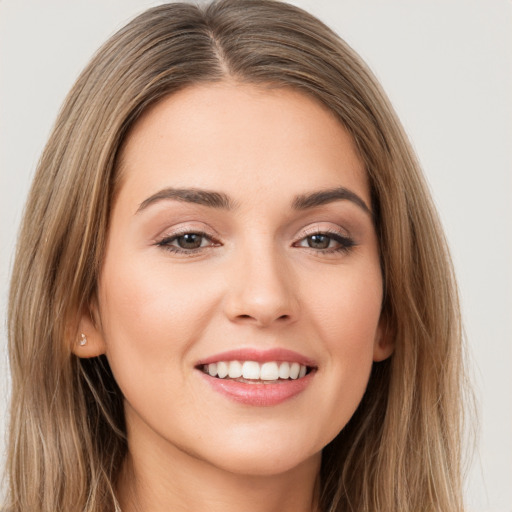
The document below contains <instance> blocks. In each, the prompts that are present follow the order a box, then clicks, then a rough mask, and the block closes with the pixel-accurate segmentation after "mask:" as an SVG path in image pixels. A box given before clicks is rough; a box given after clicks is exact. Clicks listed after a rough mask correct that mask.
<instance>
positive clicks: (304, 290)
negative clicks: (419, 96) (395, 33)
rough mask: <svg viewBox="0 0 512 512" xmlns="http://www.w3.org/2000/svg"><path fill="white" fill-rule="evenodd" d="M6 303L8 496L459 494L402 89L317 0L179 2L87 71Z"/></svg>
mask: <svg viewBox="0 0 512 512" xmlns="http://www.w3.org/2000/svg"><path fill="white" fill-rule="evenodd" d="M12 283H13V284H12V288H11V297H10V316H9V337H10V355H11V367H12V374H13V402H12V403H13V406H12V409H11V414H12V419H11V430H10V436H11V442H10V453H9V461H8V465H9V468H8V470H9V478H10V491H9V499H10V502H9V503H8V505H7V509H8V510H19V511H21V510H35V511H36V510H40V511H50V510H52V511H53V510H90V511H104V510H115V509H121V510H123V511H128V512H130V511H132V510H197V509H199V508H207V509H208V510H216V509H217V508H221V507H222V509H223V510H226V509H227V510H229V509H230V508H235V507H236V508H237V509H240V508H245V509H248V510H254V511H256V510H308V511H312V510H322V511H326V510H330V511H335V510H339V511H341V510H355V511H359V510H460V509H461V507H462V505H461V498H460V494H461V491H460V478H459V443H460V426H459V419H460V418H459V416H460V382H461V363H460V320H459V313H458V305H457V296H456V290H455V285H454V280H453V275H452V270H451V265H450V261H449V256H448V252H447V249H446V246H445V242H444V239H443V236H442V233H441V230H440V227H439V223H438V221H437V217H436V214H435V211H434V209H433V207H432V204H431V201H430V199H429V195H428V193H427V191H426V187H425V185H424V183H423V180H422V177H421V173H420V171H419V168H418V165H417V163H416V161H415V158H414V155H413V153H412V151H411V149H410V147H409V145H408V143H407V140H406V137H405V135H404V134H403V131H402V129H401V127H400V124H399V122H398V121H397V119H396V116H395V114H394V113H393V111H392V109H391V107H390V106H389V103H388V101H387V100H386V98H385V95H384V94H383V92H382V91H381V89H380V87H379V86H378V84H377V83H376V81H375V79H374V78H373V77H372V75H371V73H370V72H369V71H368V70H367V68H366V67H365V66H364V64H363V63H362V62H361V61H360V59H359V58H358V57H357V56H356V55H355V54H354V53H353V52H352V51H351V50H350V48H348V47H347V45H346V44H345V43H343V42H342V41H341V40H340V39H339V38H338V37H337V36H336V35H334V34H333V33H332V32H331V31H330V30H329V29H327V28H326V27H325V26H324V25H322V24H321V23H320V22H319V21H317V20H316V19H314V18H312V17H311V16H309V15H308V14H306V13H304V12H303V11H301V10H299V9H297V8H294V7H291V6H288V5H286V4H281V3H277V2H268V1H261V0H257V1H250V2H247V1H232V0H228V1H221V2H216V3H213V4H211V5H209V6H206V7H203V8H198V7H195V6H191V5H184V4H170V5H164V6H160V7H157V8H154V9H151V10H149V11H147V12H146V13H144V14H142V15H141V16H139V17H138V18H136V19H135V20H134V21H133V22H131V23H130V24H129V25H127V26H126V27H125V28H124V29H122V30H121V31H120V32H118V33H117V34H116V35H115V36H114V37H113V38H112V39H111V40H110V41H108V42H107V43H106V45H105V46H104V47H103V48H102V49H101V50H100V51H99V52H98V54H97V55H96V56H95V57H94V59H93V61H92V62H91V63H90V64H89V66H88V67H87V68H86V69H85V71H84V72H83V73H82V75H81V76H80V77H79V79H78V81H77V83H76V84H75V86H74V88H73V90H72V91H71V93H70V95H69V96H68V99H67V101H66V103H65V105H64V107H63V110H62V112H61V114H60V116H59V119H58V121H57V124H56V127H55V130H54V132H53V134H52V135H51V137H50V141H49V143H48V145H47V147H46V149H45V152H44V154H43V156H42V159H41V162H40V165H39V169H38V172H37V175H36V177H35V180H34V184H33V188H32V192H31V194H30V197H29V200H28V206H27V211H26V215H25V219H24V222H23V225H22V231H21V236H20V241H19V248H18V253H17V256H16V264H15V268H14V273H13V280H12Z"/></svg>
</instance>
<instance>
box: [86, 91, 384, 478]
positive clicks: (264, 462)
mask: <svg viewBox="0 0 512 512" xmlns="http://www.w3.org/2000/svg"><path fill="white" fill-rule="evenodd" d="M121 175H122V184H121V188H120V191H119V194H118V196H117V197H116V200H115V204H114V206H113V210H112V216H111V225H110V232H109V238H108V244H107V248H106V254H105V259H104V265H103V269H102V272H101V277H100V282H99V293H98V303H97V305H96V317H97V318H98V322H97V325H98V327H97V328H95V327H94V326H93V325H92V324H90V322H89V321H88V320H87V319H86V318H84V320H83V324H84V323H85V324H86V325H85V329H87V334H88V338H89V340H90V343H89V344H88V346H87V347H84V348H79V349H77V350H78V351H80V350H88V351H89V352H88V353H87V354H85V353H84V354H85V355H94V354H93V353H92V352H94V351H96V352H97V353H100V352H105V353H106V355H107V357H108V360H109V362H110V365H111V367H112V371H113V373H114V375H115V378H116V380H117V382H118V384H119V386H120V388H121V390H122V392H123V394H124V397H125V405H126V421H127V429H128V436H129V443H130V450H131V451H132V452H137V451H139V452H142V451H143V452H144V453H145V454H146V456H149V455H148V454H152V455H151V457H153V458H157V459H158V458H159V457H161V456H165V457H167V456H172V457H173V458H174V460H176V457H177V456H178V454H179V456H180V457H182V458H183V457H185V458H186V457H189V456H191V457H193V459H194V460H195V461H196V462H197V461H201V462H206V463H209V464H211V465H213V466H215V467H217V468H222V469H225V470H229V471H231V472H236V473H243V474H276V473H279V472H284V471H287V470H290V469H292V468H295V467H298V466H300V465H301V464H306V465H307V464H314V465H318V461H319V457H320V452H321V450H322V448H323V447H324V446H325V445H326V444H327V443H329V441H331V440H332V439H333V438H334V437H335V436H336V434H337V433H338V432H339V431H340V430H341V429H342V428H343V427H344V425H345V424H346V423H347V422H348V420H349V419H350V417H351V416H352V414H353V413H354V411H355V409H356V407H357V406H358V404H359V402H360V400H361V397H362V395H363V393H364V391H365V388H366V385H367V382H368V378H369V374H370V369H371V366H372V361H374V360H380V359H383V358H385V357H387V356H388V355H389V353H390V351H391V348H390V346H389V345H388V344H387V343H386V340H385V339H383V337H382V336H381V331H382V330H383V329H382V326H381V325H380V323H379V319H380V309H381V301H382V278H381V271H380V265H379V251H378V242H377V237H376V233H375V229H374V226H373V223H372V214H371V211H370V205H371V203H370V192H369V186H368V181H367V177H366V175H365V171H364V168H363V164H362V163H361V160H360V158H359V157H358V155H357V153H356V151H355V148H354V144H353V141H352V140H351V137H350V136H349V135H348V134H347V132H346V131H345V129H344V128H343V127H342V126H341V125H340V124H339V123H338V122H337V121H336V120H335V119H334V117H333V116H332V115H331V114H330V113H329V111H327V110H326V109H325V108H324V107H322V106H320V105H319V104H318V103H316V102H315V101H314V100H312V99H310V98H308V97H307V96H305V95H303V94H302V93H299V92H294V91H292V90H289V89H273V90H270V89H265V88H260V87H255V86H250V85H240V84H236V85H235V84H229V83H220V84H213V85H212V84H210V85H201V86H194V87H190V88H187V89H185V90H183V91H181V92H179V93H177V94H174V95H172V96H170V97H168V98H166V99H165V100H163V101H162V102H161V103H159V104H158V105H156V106H155V107H153V108H152V109H151V110H150V111H149V112H147V113H146V114H145V115H144V116H143V118H142V119H141V120H140V121H139V122H138V123H137V124H136V126H135V127H134V129H133V131H132V132H131V133H130V135H129V137H128V140H127V144H126V146H125V148H124V150H123V153H122V161H121ZM88 322H89V323H88ZM237 362H238V363H237ZM305 371H306V372H307V373H306V374H305V375H304V372H305ZM240 372H242V376H240ZM226 373H227V375H226ZM297 373H299V375H297ZM210 374H211V375H210Z"/></svg>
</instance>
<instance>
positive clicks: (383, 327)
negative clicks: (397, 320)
mask: <svg viewBox="0 0 512 512" xmlns="http://www.w3.org/2000/svg"><path fill="white" fill-rule="evenodd" d="M394 338H395V337H394V335H393V332H392V329H390V328H389V322H388V320H387V318H386V317H385V316H384V315H381V317H380V320H379V326H378V327H377V333H376V335H375V343H374V346H373V360H374V361H375V362H378V361H384V359H387V358H388V357H389V356H390V355H391V354H392V353H393V351H394V350H395V341H394Z"/></svg>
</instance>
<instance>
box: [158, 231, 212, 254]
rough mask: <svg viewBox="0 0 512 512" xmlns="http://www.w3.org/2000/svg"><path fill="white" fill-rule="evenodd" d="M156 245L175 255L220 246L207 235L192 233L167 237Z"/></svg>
mask: <svg viewBox="0 0 512 512" xmlns="http://www.w3.org/2000/svg"><path fill="white" fill-rule="evenodd" d="M156 245H157V246H159V247H163V248H164V249H166V250H168V251H171V252H174V253H184V254H191V253H194V252H197V251H199V250H201V249H206V248H208V247H213V246H216V245H218V244H217V243H216V242H214V241H213V239H212V238H211V237H209V236H208V235H207V234H206V233H201V232H195V231H190V232H183V233H176V234H174V235H171V236H166V237H165V238H163V239H162V240H160V241H158V242H157V243H156Z"/></svg>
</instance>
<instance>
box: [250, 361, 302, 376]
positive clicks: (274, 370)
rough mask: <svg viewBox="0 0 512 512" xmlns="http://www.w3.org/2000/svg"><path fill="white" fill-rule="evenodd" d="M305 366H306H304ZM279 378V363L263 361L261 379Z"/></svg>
mask: <svg viewBox="0 0 512 512" xmlns="http://www.w3.org/2000/svg"><path fill="white" fill-rule="evenodd" d="M304 368H305V367H304ZM278 378H279V368H278V366H277V363H274V362H271V363H263V364H262V365H261V372H260V379H261V380H277V379H278Z"/></svg>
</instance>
